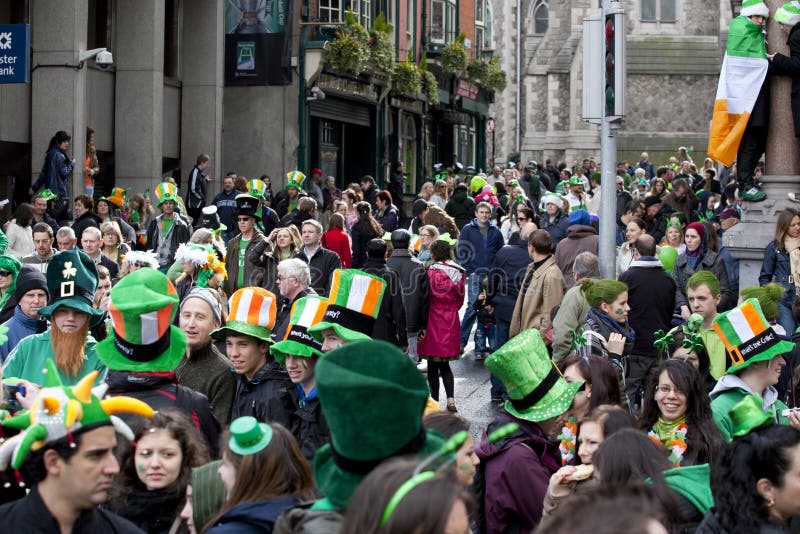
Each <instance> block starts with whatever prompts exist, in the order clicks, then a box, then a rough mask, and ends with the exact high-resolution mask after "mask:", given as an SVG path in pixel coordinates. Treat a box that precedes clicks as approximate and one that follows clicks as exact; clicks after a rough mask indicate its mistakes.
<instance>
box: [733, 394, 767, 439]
mask: <svg viewBox="0 0 800 534" xmlns="http://www.w3.org/2000/svg"><path fill="white" fill-rule="evenodd" d="M728 415H729V416H730V418H731V422H732V423H733V432H731V435H732V436H733V437H735V438H738V437H741V436H746V435H747V434H749V433H750V432H752V431H753V430H755V429H757V428H760V427H762V426H764V425H767V424H772V423H774V422H775V408H774V407H770V409H769V410H767V411H766V412H765V411H764V401H763V400H762V399H761V397H759V396H758V395H756V394H752V395H747V396H746V397H745V398H743V399H742V400H740V401H739V402H738V403H737V404H736V405H734V407H733V408H731V409H730V410H728Z"/></svg>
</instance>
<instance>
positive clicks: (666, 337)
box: [653, 330, 675, 352]
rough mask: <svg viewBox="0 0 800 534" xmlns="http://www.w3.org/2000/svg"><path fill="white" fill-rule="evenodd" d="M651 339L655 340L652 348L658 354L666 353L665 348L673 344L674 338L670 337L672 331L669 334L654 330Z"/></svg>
mask: <svg viewBox="0 0 800 534" xmlns="http://www.w3.org/2000/svg"><path fill="white" fill-rule="evenodd" d="M653 337H654V338H655V341H654V342H653V347H655V348H656V350H658V351H659V352H661V351H666V350H667V347H669V346H670V345H671V344H672V343H675V338H674V337H673V336H672V330H670V331H669V332H664V331H663V330H656V331H655V332H654V333H653Z"/></svg>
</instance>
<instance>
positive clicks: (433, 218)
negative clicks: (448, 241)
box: [423, 206, 459, 239]
mask: <svg viewBox="0 0 800 534" xmlns="http://www.w3.org/2000/svg"><path fill="white" fill-rule="evenodd" d="M423 222H424V223H425V224H426V225H431V226H434V227H436V229H437V230H439V234H444V233H448V234H450V237H451V238H453V239H458V233H459V232H458V227H457V226H456V221H455V220H453V218H452V217H450V216H449V215H448V214H447V212H445V211H444V210H443V209H441V208H440V207H439V206H429V207H428V213H426V214H425V218H424V219H423Z"/></svg>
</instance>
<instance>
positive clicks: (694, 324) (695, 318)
mask: <svg viewBox="0 0 800 534" xmlns="http://www.w3.org/2000/svg"><path fill="white" fill-rule="evenodd" d="M701 326H703V316H702V315H700V314H699V313H693V314H692V315H691V316H690V317H689V322H688V323H687V324H686V326H684V327H683V333H684V334H691V333H698V332H700V327H701Z"/></svg>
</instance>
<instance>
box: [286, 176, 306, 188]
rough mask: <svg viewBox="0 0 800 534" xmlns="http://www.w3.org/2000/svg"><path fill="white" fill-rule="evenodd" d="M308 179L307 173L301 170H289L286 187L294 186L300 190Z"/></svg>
mask: <svg viewBox="0 0 800 534" xmlns="http://www.w3.org/2000/svg"><path fill="white" fill-rule="evenodd" d="M305 181H306V175H305V174H303V173H302V172H300V171H289V172H287V173H286V189H289V188H290V187H294V188H295V189H297V190H298V191H299V190H300V189H303V184H304V183H305Z"/></svg>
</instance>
